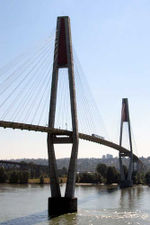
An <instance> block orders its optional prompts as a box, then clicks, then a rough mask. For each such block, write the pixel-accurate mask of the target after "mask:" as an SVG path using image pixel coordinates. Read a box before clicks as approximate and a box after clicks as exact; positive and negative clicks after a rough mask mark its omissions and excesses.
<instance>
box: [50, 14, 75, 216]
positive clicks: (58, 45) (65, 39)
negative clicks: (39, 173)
mask: <svg viewBox="0 0 150 225" xmlns="http://www.w3.org/2000/svg"><path fill="white" fill-rule="evenodd" d="M60 68H67V69H68V80H69V91H70V102H71V116H72V130H73V134H72V135H70V136H69V135H67V134H66V136H65V137H64V134H63V136H61V135H60V134H59V135H57V134H56V133H55V134H48V136H47V144H48V158H49V171H50V187H51V197H50V198H49V201H48V211H49V216H56V215H60V214H64V213H68V212H75V211H77V198H74V191H75V178H76V164H77V154H78V140H79V138H78V121H77V109H76V94H75V80H74V68H73V55H72V43H71V30H70V19H69V17H66V16H65V17H58V18H57V30H56V38H55V52H54V62H53V73H52V84H51V97H50V110H49V124H48V126H49V128H54V123H55V114H56V100H57V87H58V78H59V73H58V72H59V69H60ZM60 143H61V144H63V143H72V152H71V158H70V164H69V169H68V176H67V184H66V192H65V196H64V197H61V192H60V186H59V180H58V175H57V165H56V158H55V150H54V144H60Z"/></svg>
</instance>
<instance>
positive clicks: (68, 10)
mask: <svg viewBox="0 0 150 225" xmlns="http://www.w3.org/2000/svg"><path fill="white" fill-rule="evenodd" d="M61 15H63V16H64V15H68V16H70V19H71V30H72V40H73V46H74V48H75V50H76V53H77V55H78V58H79V59H80V63H81V65H82V69H83V70H84V74H85V75H86V78H87V80H88V83H89V84H90V88H91V91H92V93H93V96H94V99H95V102H96V103H97V105H98V107H99V111H100V112H101V115H102V117H103V120H104V122H105V126H106V128H107V131H108V133H109V136H110V137H111V138H112V139H113V140H115V141H116V142H118V139H119V123H120V108H121V99H122V98H124V97H127V98H128V99H129V105H130V114H131V124H132V129H133V132H134V137H135V140H136V146H137V149H138V154H139V156H142V155H143V156H149V155H150V142H149V134H150V101H149V99H150V88H149V84H150V29H149V26H150V1H149V0H147V1H146V0H136V1H133V0H126V1H123V0H113V1H112V0H109V1H108V0H105V1H104V0H95V1H89V0H82V1H79V0H76V1H75V0H74V1H73V0H63V1H60V0H59V1H58V0H51V1H49V0H32V1H31V0H26V1H25V0H22V1H19V0H5V1H1V2H0V31H1V35H0V66H3V65H4V64H5V63H7V62H8V61H10V60H11V59H13V58H15V56H17V55H18V54H19V53H22V52H24V51H25V50H26V49H27V48H28V47H29V46H32V44H33V43H36V42H38V41H39V40H42V39H44V38H45V37H47V36H48V35H49V34H50V32H51V31H52V30H53V29H55V25H56V18H57V16H61ZM0 130H1V135H0V149H1V150H2V151H3V152H4V151H6V152H7V153H9V152H11V154H10V155H11V157H14V158H17V157H29V156H31V157H45V156H47V152H46V136H45V135H41V134H37V135H35V134H33V133H28V132H17V131H10V130H3V129H2V128H1V129H0ZM8 139H9V142H8ZM22 143H23V145H22ZM91 149H92V154H91ZM100 149H102V147H99V146H97V145H91V144H89V143H81V147H80V152H79V157H100V156H101V155H102V154H104V152H106V153H108V151H109V152H110V153H113V154H115V155H117V153H115V151H110V149H109V150H105V151H100ZM13 151H14V154H13V153H12V152H13ZM5 156H8V154H6V155H5V154H4V153H3V157H5ZM57 156H58V157H65V156H67V154H64V153H63V152H62V151H61V150H58V151H57Z"/></svg>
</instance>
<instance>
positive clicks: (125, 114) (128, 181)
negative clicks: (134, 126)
mask: <svg viewBox="0 0 150 225" xmlns="http://www.w3.org/2000/svg"><path fill="white" fill-rule="evenodd" d="M125 122H126V123H127V124H128V134H129V147H130V149H129V150H130V156H129V167H128V175H127V177H125V173H124V168H123V162H122V159H123V158H124V157H126V156H127V155H126V154H124V153H119V165H120V175H121V182H120V187H121V188H124V187H131V186H132V185H133V181H132V173H133V150H132V138H131V127H130V117H129V105H128V99H127V98H123V99H122V110H121V125H120V140H119V144H120V146H121V145H122V134H123V124H124V123H125Z"/></svg>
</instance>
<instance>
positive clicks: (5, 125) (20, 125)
mask: <svg viewBox="0 0 150 225" xmlns="http://www.w3.org/2000/svg"><path fill="white" fill-rule="evenodd" d="M0 127H3V128H12V129H20V130H29V131H37V132H45V133H51V134H55V135H67V136H71V135H72V131H68V130H63V129H56V128H49V127H44V126H39V125H32V124H25V123H17V122H9V121H0ZM79 138H80V139H82V140H87V141H91V142H94V143H98V144H102V145H105V146H107V147H110V148H113V149H116V150H118V151H120V152H121V153H124V154H126V155H127V156H129V154H130V151H129V150H128V149H126V148H124V147H122V146H120V145H118V144H115V143H113V142H111V141H108V140H104V139H101V138H98V137H95V136H91V135H87V134H83V133H79ZM133 157H134V160H138V161H139V159H138V157H137V156H136V155H133Z"/></svg>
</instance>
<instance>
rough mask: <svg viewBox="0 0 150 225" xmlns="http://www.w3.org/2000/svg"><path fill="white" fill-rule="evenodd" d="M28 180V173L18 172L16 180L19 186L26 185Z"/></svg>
mask: <svg viewBox="0 0 150 225" xmlns="http://www.w3.org/2000/svg"><path fill="white" fill-rule="evenodd" d="M28 179H29V173H28V171H20V172H19V174H18V180H19V183H20V184H27V183H28Z"/></svg>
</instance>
